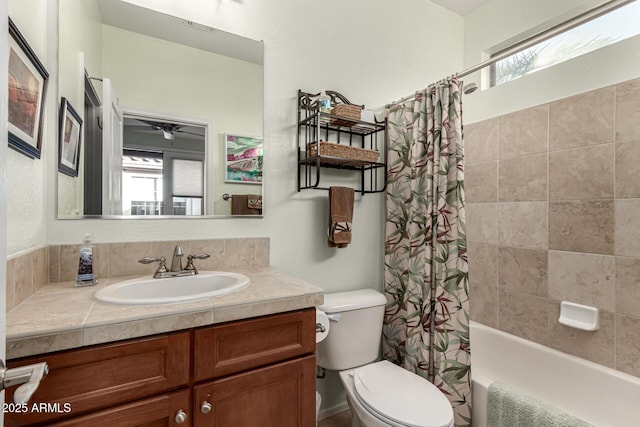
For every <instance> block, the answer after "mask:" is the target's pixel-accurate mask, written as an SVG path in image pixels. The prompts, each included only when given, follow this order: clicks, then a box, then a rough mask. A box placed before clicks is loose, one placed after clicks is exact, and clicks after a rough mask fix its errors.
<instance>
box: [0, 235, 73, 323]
mask: <svg viewBox="0 0 640 427" xmlns="http://www.w3.org/2000/svg"><path fill="white" fill-rule="evenodd" d="M76 263H77V261H76ZM48 264H49V251H48V248H46V247H42V248H38V249H34V250H32V251H30V252H27V253H24V254H21V255H19V256H16V257H12V258H10V259H8V260H7V312H8V311H9V310H11V309H12V308H13V307H15V306H16V305H18V304H20V303H21V302H22V301H24V300H25V299H27V298H28V297H30V296H31V295H33V293H34V292H36V291H37V290H38V289H40V288H41V287H43V286H44V285H46V284H47V283H48V269H49V268H48Z"/></svg>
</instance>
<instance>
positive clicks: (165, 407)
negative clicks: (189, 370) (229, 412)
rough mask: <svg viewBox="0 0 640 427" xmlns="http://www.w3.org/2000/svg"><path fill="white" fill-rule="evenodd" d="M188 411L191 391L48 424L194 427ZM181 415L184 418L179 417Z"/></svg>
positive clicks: (73, 426)
mask: <svg viewBox="0 0 640 427" xmlns="http://www.w3.org/2000/svg"><path fill="white" fill-rule="evenodd" d="M189 409H190V399H189V390H183V391H179V392H175V393H170V394H164V395H160V396H155V397H151V398H148V399H143V400H139V401H137V402H133V403H128V404H125V405H120V406H116V407H113V408H109V409H105V410H102V411H98V412H94V413H92V414H88V415H83V416H80V417H76V418H73V419H70V420H66V421H62V422H60V423H53V424H48V425H50V426H56V427H87V426H91V427H115V426H118V427H143V426H144V427H161V426H162V427H164V426H172V427H173V426H175V427H183V426H185V427H186V426H191V425H192V420H191V412H190V410H189ZM180 413H182V414H184V415H183V416H182V415H179V414H180ZM181 417H183V418H181Z"/></svg>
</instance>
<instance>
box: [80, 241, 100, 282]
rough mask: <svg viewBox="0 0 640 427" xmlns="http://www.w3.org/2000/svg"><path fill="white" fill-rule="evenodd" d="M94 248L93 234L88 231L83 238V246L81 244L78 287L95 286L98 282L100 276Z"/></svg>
mask: <svg viewBox="0 0 640 427" xmlns="http://www.w3.org/2000/svg"><path fill="white" fill-rule="evenodd" d="M94 249H95V247H94V246H93V245H91V234H89V233H86V234H85V235H84V239H83V240H82V246H80V257H79V260H78V275H77V277H76V287H84V286H94V285H96V284H97V283H98V278H97V277H96V275H95V271H96V265H95V259H94V257H93V256H94Z"/></svg>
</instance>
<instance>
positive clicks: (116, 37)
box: [57, 0, 263, 219]
mask: <svg viewBox="0 0 640 427" xmlns="http://www.w3.org/2000/svg"><path fill="white" fill-rule="evenodd" d="M58 18H59V67H60V69H59V91H60V93H59V96H60V98H62V97H64V98H65V99H66V100H67V102H69V103H70V104H71V105H72V106H73V108H74V109H75V110H76V111H78V112H79V113H80V115H81V116H82V118H83V129H82V134H83V136H82V142H81V147H80V155H79V156H80V164H79V167H78V176H70V175H68V174H64V173H61V172H58V173H57V191H58V198H57V200H58V218H59V219H81V218H87V217H90V218H95V217H108V218H132V217H140V216H144V217H145V218H152V217H153V218H167V217H174V218H175V217H179V218H185V217H188V218H203V217H206V218H211V217H229V216H231V215H233V216H252V217H255V216H261V215H262V182H263V181H262V154H263V150H262V144H261V141H262V132H263V44H262V42H259V41H255V40H250V39H247V38H244V37H240V36H238V35H235V34H230V33H226V32H223V31H220V30H217V29H214V28H211V27H208V26H206V25H202V24H199V23H196V22H191V21H186V20H184V19H180V18H177V17H174V16H169V15H166V14H163V13H160V12H157V11H154V10H151V9H147V8H144V7H140V6H137V5H134V4H132V3H129V2H127V1H123V0H59V16H58ZM103 92H104V94H103ZM107 92H108V93H107ZM109 99H114V100H116V101H114V102H109V101H108V100H109ZM105 103H106V105H108V106H109V107H106V108H105V105H103V104H105ZM107 113H110V114H107ZM109 117H114V118H115V121H113V120H110V119H109ZM119 135H121V136H119ZM114 138H115V139H114ZM230 141H234V144H231V143H230ZM235 141H251V142H252V143H254V144H255V142H256V141H259V142H260V149H259V150H256V149H246V150H245V151H244V154H242V153H241V154H238V152H237V148H238V144H236V143H235ZM232 145H233V146H232ZM251 156H253V157H251ZM240 158H241V159H242V162H238V161H235V162H234V159H235V160H237V159H240ZM151 164H154V165H155V166H154V167H155V169H154V168H152V167H147V166H149V165H151ZM238 165H240V166H238ZM234 167H235V168H241V169H242V172H241V173H243V174H245V175H247V176H249V175H250V176H251V177H252V178H251V179H250V180H243V179H235V178H233V177H235V176H237V171H236V170H234ZM187 184H188V185H187ZM185 185H186V186H185ZM251 204H252V205H251ZM232 205H233V206H234V210H233V211H232ZM249 205H251V206H249ZM238 206H241V207H244V206H248V208H247V209H238Z"/></svg>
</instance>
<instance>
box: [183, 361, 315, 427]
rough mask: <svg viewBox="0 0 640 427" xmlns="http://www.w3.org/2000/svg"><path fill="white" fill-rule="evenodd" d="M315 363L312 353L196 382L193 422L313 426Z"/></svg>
mask: <svg viewBox="0 0 640 427" xmlns="http://www.w3.org/2000/svg"><path fill="white" fill-rule="evenodd" d="M315 366H316V361H315V357H314V356H313V355H312V356H306V357H303V358H298V359H294V360H290V361H287V362H283V363H279V364H276V365H271V366H267V367H264V368H259V369H254V370H251V371H247V372H243V373H240V374H236V375H231V376H228V377H225V378H222V379H219V380H214V381H211V382H208V383H204V384H201V385H197V386H196V387H195V390H194V396H195V398H194V402H195V404H196V407H195V408H194V421H195V424H194V425H196V426H198V427H200V426H202V427H204V426H211V427H213V426H216V427H221V426H230V427H231V426H246V427H250V426H260V427H298V426H313V425H315V419H316V414H315ZM310 396H311V398H310Z"/></svg>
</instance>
